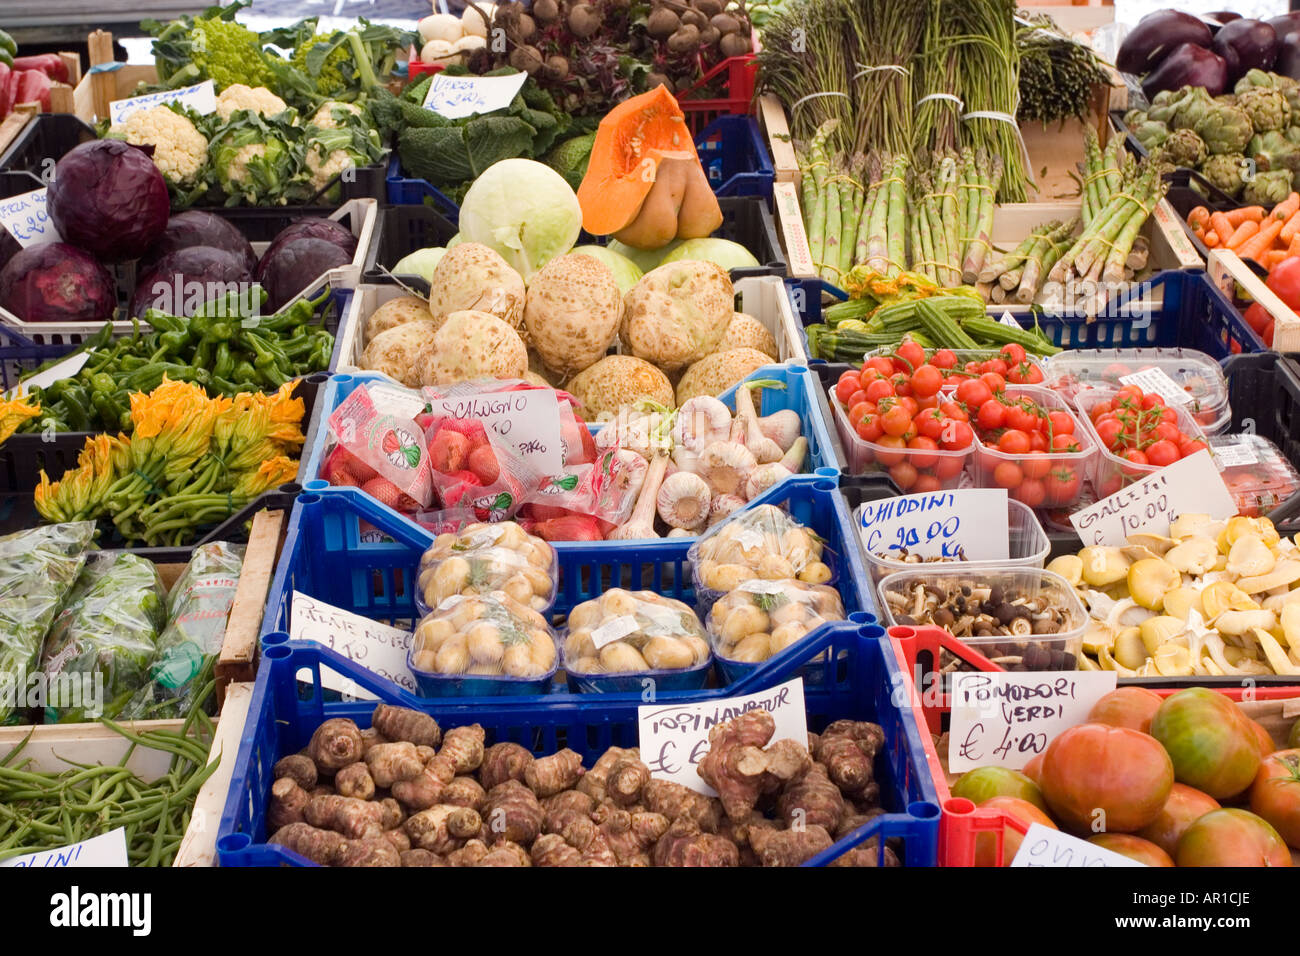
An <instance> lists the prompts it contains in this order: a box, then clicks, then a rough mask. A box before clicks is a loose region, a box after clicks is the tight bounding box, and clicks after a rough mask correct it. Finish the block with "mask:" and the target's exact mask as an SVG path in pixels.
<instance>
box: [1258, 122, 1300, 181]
mask: <svg viewBox="0 0 1300 956" xmlns="http://www.w3.org/2000/svg"><path fill="white" fill-rule="evenodd" d="M1246 155H1247V156H1249V157H1250V158H1251V159H1253V160H1255V165H1256V166H1258V167H1259V171H1260V172H1262V173H1267V172H1275V171H1277V170H1285V171H1286V172H1289V173H1295V172H1300V145H1297V144H1296V143H1293V142H1291V140H1289V139H1287V137H1286V134H1285V133H1279V132H1278V131H1277V130H1274V131H1273V132H1271V133H1264V134H1262V135H1260V136H1256V137H1254V138H1253V139H1251V141H1250V145H1249V146H1247V147H1246Z"/></svg>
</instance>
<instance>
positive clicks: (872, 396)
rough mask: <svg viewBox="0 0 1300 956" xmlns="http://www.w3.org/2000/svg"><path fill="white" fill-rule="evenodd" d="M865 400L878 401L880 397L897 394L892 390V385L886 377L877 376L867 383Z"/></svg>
mask: <svg viewBox="0 0 1300 956" xmlns="http://www.w3.org/2000/svg"><path fill="white" fill-rule="evenodd" d="M866 392H867V401H869V402H879V401H880V400H881V399H882V398H890V397H891V396H893V395H895V394H897V393H896V392H895V391H894V385H893V383H892V382H890V381H889V380H888V379H883V378H878V379H876V380H875V381H874V382H868V383H867V388H866Z"/></svg>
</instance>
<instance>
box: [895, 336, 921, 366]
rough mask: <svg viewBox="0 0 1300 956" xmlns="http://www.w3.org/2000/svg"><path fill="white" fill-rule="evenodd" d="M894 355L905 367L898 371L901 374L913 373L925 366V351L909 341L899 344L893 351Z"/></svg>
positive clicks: (917, 344)
mask: <svg viewBox="0 0 1300 956" xmlns="http://www.w3.org/2000/svg"><path fill="white" fill-rule="evenodd" d="M894 354H895V355H896V356H897V357H898V358H899V359H900V360H902V362H903V363H904V365H905V366H907V367H904V368H900V369H899V370H900V371H903V372H915V371H916V370H917V369H918V368H920V367H921V366H922V365H924V364H925V349H923V348H921V346H920V344H919V343H917V342H913V341H911V340H910V339H909V340H908V341H906V342H902V343H900V344H899V346H898V348H896V349H894Z"/></svg>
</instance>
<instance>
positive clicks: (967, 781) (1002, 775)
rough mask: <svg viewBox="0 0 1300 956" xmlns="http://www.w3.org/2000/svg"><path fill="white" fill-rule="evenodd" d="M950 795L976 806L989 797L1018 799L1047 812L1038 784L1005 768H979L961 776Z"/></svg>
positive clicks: (1021, 774)
mask: <svg viewBox="0 0 1300 956" xmlns="http://www.w3.org/2000/svg"><path fill="white" fill-rule="evenodd" d="M952 795H953V796H954V797H965V798H966V799H967V800H969V801H970V802H971V803H973V804H975V805H976V806H979V805H980V804H982V803H983V802H984V801H985V800H988V799H989V798H991V797H1018V798H1019V799H1021V800H1027V801H1028V802H1030V803H1032V804H1033V805H1034V806H1036V807H1038V809H1040V810H1042V811H1043V812H1044V813H1046V812H1047V801H1046V800H1044V799H1043V791H1041V790H1040V789H1038V784H1036V783H1034V781H1032V780H1030V779H1029V778H1028V777H1026V776H1025V775H1024V774H1023V773H1021V772H1020V771H1019V770H1008V769H1007V768H1006V767H980V768H979V769H977V770H971V771H970V772H968V773H964V774H962V775H961V778H960V779H959V780H958V781H957V782H956V783H955V784H953V786H952Z"/></svg>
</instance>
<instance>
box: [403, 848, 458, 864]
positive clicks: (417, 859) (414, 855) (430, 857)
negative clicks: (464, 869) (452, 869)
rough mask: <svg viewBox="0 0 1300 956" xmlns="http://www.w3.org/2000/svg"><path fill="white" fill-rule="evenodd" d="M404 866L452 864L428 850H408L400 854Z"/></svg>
mask: <svg viewBox="0 0 1300 956" xmlns="http://www.w3.org/2000/svg"><path fill="white" fill-rule="evenodd" d="M400 856H401V860H402V866H448V865H450V864H448V863H447V861H446V860H445V859H444V858H443V857H440V856H439V855H438V854H436V853H430V852H429V851H428V850H420V849H415V850H406V851H404V852H402V853H401V854H400Z"/></svg>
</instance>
